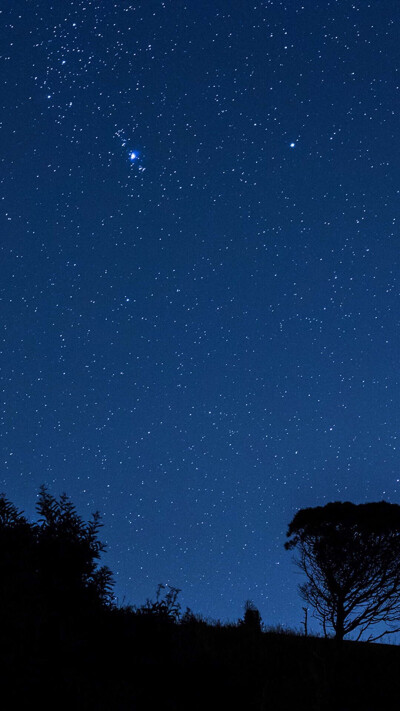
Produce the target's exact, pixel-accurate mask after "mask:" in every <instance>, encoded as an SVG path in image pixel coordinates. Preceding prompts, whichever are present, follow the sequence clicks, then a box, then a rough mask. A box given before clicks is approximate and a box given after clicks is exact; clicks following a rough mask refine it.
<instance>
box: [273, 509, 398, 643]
mask: <svg viewBox="0 0 400 711" xmlns="http://www.w3.org/2000/svg"><path fill="white" fill-rule="evenodd" d="M287 537H288V538H289V540H288V541H287V542H286V544H285V548H286V549H288V550H291V549H296V551H297V554H298V557H297V558H296V559H295V561H296V563H297V565H298V566H299V567H300V569H301V570H302V571H303V572H304V573H305V575H306V577H307V580H306V582H305V583H303V584H301V585H300V586H299V591H300V595H301V597H302V598H303V599H304V600H305V601H306V602H307V603H308V604H310V605H311V606H312V607H313V609H314V615H315V617H316V618H317V619H318V620H319V621H320V622H321V623H322V625H323V627H324V629H327V628H331V629H333V631H334V633H335V636H336V638H337V639H338V640H342V639H343V637H344V636H345V635H347V634H349V633H350V632H353V631H355V630H357V635H358V636H357V639H360V638H361V636H362V635H363V633H364V632H366V630H369V637H368V639H369V640H373V639H378V638H380V637H382V636H384V635H386V634H389V633H392V632H396V631H399V629H400V506H399V505H397V504H390V503H388V502H386V501H380V502H376V503H367V504H358V505H357V504H353V503H351V502H348V501H346V502H334V503H329V504H326V506H318V507H315V508H307V509H301V510H300V511H298V512H297V514H296V515H295V516H294V518H293V520H292V521H291V523H290V524H289V528H288V532H287ZM379 623H384V624H385V625H386V627H385V629H384V631H383V632H379V633H376V634H374V633H373V632H371V628H374V627H375V630H376V625H378V624H379Z"/></svg>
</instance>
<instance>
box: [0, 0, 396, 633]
mask: <svg viewBox="0 0 400 711" xmlns="http://www.w3.org/2000/svg"><path fill="white" fill-rule="evenodd" d="M399 20H400V3H399V2H398V0H375V1H372V2H368V1H367V0H338V1H337V2H336V1H335V0H331V1H328V0H325V1H324V0H319V1H316V0H299V1H297V0H285V1H282V2H281V1H280V0H263V1H261V0H164V1H162V0H139V1H138V2H128V1H125V0H119V1H118V2H113V1H112V0H102V1H101V0H62V1H61V0H53V1H51V0H4V1H3V3H2V11H1V15H0V27H1V37H0V51H1V62H0V66H1V72H0V75H1V83H2V91H1V132H0V138H1V196H0V197H1V203H0V204H1V215H0V219H1V240H0V248H1V252H0V263H1V272H0V273H1V278H0V297H1V324H0V326H1V331H2V336H1V346H0V349H1V350H0V376H1V421H0V446H1V454H0V457H1V477H0V479H1V482H0V489H1V490H3V491H4V493H5V494H6V496H7V497H8V498H9V499H11V501H13V502H14V503H15V504H16V505H17V506H18V507H19V508H21V509H23V510H24V511H25V512H26V514H27V515H28V516H29V517H33V516H34V511H35V502H36V496H37V493H38V489H39V487H40V485H41V484H46V485H47V486H48V487H49V490H50V492H51V493H52V494H54V495H56V496H58V495H59V494H61V493H62V492H63V491H65V492H66V493H67V494H68V495H69V496H70V497H71V499H72V501H73V502H74V503H75V504H76V506H77V509H78V512H79V513H80V514H81V515H82V516H83V517H84V518H85V519H88V518H89V516H90V513H91V512H92V511H94V510H96V509H98V510H99V511H100V513H101V514H102V519H103V523H104V527H103V529H102V531H101V538H102V539H103V540H105V541H106V542H107V546H108V553H107V555H106V556H105V558H104V562H105V563H107V564H108V565H109V566H110V568H111V569H112V570H113V572H114V574H115V578H116V581H117V582H116V587H115V592H116V595H117V597H118V601H119V602H120V603H122V602H125V603H128V602H131V603H134V604H141V603H143V602H144V601H145V599H146V597H153V596H154V594H155V590H156V587H157V584H158V583H167V584H170V585H173V586H176V587H179V588H181V589H182V593H181V595H180V599H181V603H182V605H183V607H186V605H188V606H189V607H191V608H192V609H193V611H194V612H196V613H202V614H204V615H206V616H210V617H212V618H220V619H222V620H226V619H229V620H236V619H237V618H238V617H239V616H241V615H242V613H243V605H244V602H245V600H246V599H251V600H252V601H253V602H254V604H255V605H257V606H258V607H259V609H260V612H261V614H262V617H263V620H264V622H266V623H267V624H277V623H282V624H287V625H291V626H298V625H300V623H301V620H302V616H303V614H302V609H301V608H302V604H304V603H302V601H301V599H300V598H299V597H298V594H297V584H298V582H299V581H300V580H301V577H300V573H299V571H297V569H296V567H295V566H294V565H293V563H292V560H291V554H290V553H288V552H286V551H285V550H284V548H283V545H284V542H285V534H286V530H287V525H288V523H289V522H290V520H291V519H292V517H293V515H294V514H295V512H296V511H297V510H298V509H299V508H303V507H306V506H317V505H324V504H325V503H327V502H329V501H335V500H351V501H354V502H355V503H361V502H366V501H376V500H381V499H386V500H388V501H390V502H395V503H400V472H399V468H398V450H397V448H398V446H399V442H398V429H399V420H400V418H399V402H400V398H399V395H400V393H399V380H398V368H399V360H400V359H399V355H400V349H399V345H400V344H399V324H398V321H399V298H398V276H399V272H398V266H399V257H398V255H399V244H398V242H399V240H398V221H399V217H400V211H399V162H400V161H399V156H400V129H399V82H400V49H399V48H400V43H399Z"/></svg>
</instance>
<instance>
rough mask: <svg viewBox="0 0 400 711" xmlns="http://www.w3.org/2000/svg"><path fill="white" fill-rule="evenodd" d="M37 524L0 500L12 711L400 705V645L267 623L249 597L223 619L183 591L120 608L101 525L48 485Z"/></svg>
mask: <svg viewBox="0 0 400 711" xmlns="http://www.w3.org/2000/svg"><path fill="white" fill-rule="evenodd" d="M38 507H39V512H40V514H41V516H40V518H39V521H38V522H37V523H35V524H32V523H29V522H28V521H27V520H26V518H25V517H24V516H23V514H22V513H20V512H18V511H17V509H16V508H15V507H14V506H13V505H12V504H11V503H10V502H8V501H7V499H6V498H5V497H2V498H0V576H1V577H0V580H1V586H0V595H1V607H0V621H1V647H0V675H1V691H0V701H1V704H2V708H4V709H8V708H26V707H30V706H31V705H34V704H37V705H40V708H41V709H50V708H51V709H54V708H57V709H74V710H75V709H76V710H80V709H81V710H82V711H89V710H91V709H93V710H94V709H104V710H105V709H107V710H109V709H112V710H113V711H114V710H115V711H119V710H121V711H122V710H125V709H126V710H128V709H129V710H130V711H132V710H134V711H135V710H141V709H158V708H163V709H167V711H187V710H188V709H190V710H191V711H203V710H204V709H207V710H214V709H218V710H221V709H229V710H231V709H232V710H236V709H245V710H246V711H253V710H254V711H289V709H292V708H293V709H296V710H298V711H303V710H304V711H306V710H307V711H334V710H335V711H346V710H348V711H350V709H351V711H353V710H354V711H358V710H360V711H361V710H362V711H381V710H382V709H385V710H386V711H390V710H391V709H393V710H394V709H397V708H398V698H399V694H400V678H399V675H398V668H399V665H400V650H399V648H398V647H397V646H392V645H384V644H368V643H363V642H349V641H347V642H346V641H345V642H343V643H342V644H341V645H338V644H336V643H335V640H334V639H330V638H318V637H312V636H304V635H302V634H300V633H295V632H291V631H287V630H284V629H282V628H278V629H275V630H271V629H267V628H265V627H264V626H263V624H262V620H261V617H260V614H259V612H258V610H257V609H256V608H255V606H254V605H252V603H251V602H250V601H247V602H246V604H245V608H244V615H243V618H242V619H240V620H238V621H237V622H235V623H231V624H221V623H219V622H213V621H210V620H205V619H203V618H202V617H201V616H199V615H195V614H193V612H191V611H190V610H186V612H184V613H183V614H182V611H181V608H180V604H179V590H177V589H175V588H164V587H163V586H159V589H158V591H157V594H156V598H155V599H154V600H148V601H147V602H146V603H145V605H142V606H141V607H134V606H125V607H121V606H117V605H116V604H115V602H114V601H113V599H112V594H111V588H112V578H111V573H110V571H109V570H108V569H107V568H105V567H104V566H100V564H99V559H100V553H101V552H102V551H104V545H103V544H102V543H100V542H99V541H98V532H99V527H100V522H99V518H98V516H94V517H93V518H92V520H91V521H90V522H89V523H85V522H84V521H82V520H81V519H80V517H79V516H78V515H77V513H76V511H75V509H74V507H73V506H72V504H71V503H70V502H69V500H68V499H67V498H66V497H65V496H64V497H61V498H60V500H59V501H57V500H56V499H54V498H53V497H52V496H50V495H49V494H48V492H46V490H42V492H41V496H40V498H39V504H38Z"/></svg>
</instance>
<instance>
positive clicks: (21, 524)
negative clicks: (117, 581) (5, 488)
mask: <svg viewBox="0 0 400 711" xmlns="http://www.w3.org/2000/svg"><path fill="white" fill-rule="evenodd" d="M37 510H38V514H39V520H38V521H37V522H36V523H31V522H28V520H27V519H26V518H25V516H24V515H23V514H22V513H21V512H19V511H18V510H17V508H16V507H15V506H14V504H12V503H11V502H10V501H8V500H7V499H6V497H5V496H4V494H2V495H0V629H1V631H2V636H3V639H5V638H7V639H8V640H9V644H12V645H14V648H15V649H17V648H19V649H20V648H21V649H22V647H21V644H23V645H25V641H26V640H28V639H29V640H31V641H32V643H33V642H35V640H36V641H37V640H39V639H44V636H48V634H52V632H56V628H57V634H59V633H60V632H61V631H62V630H64V631H65V630H67V629H68V625H69V624H70V621H71V620H72V619H75V620H76V622H77V624H79V622H78V618H80V619H81V620H82V619H83V618H84V617H85V616H87V614H88V612H89V611H90V612H92V611H93V612H96V610H97V611H99V610H101V609H103V608H105V607H108V606H110V605H111V603H112V585H113V580H112V574H111V571H110V570H109V569H108V568H107V567H106V566H101V567H100V566H99V565H98V559H99V558H100V555H101V553H102V552H103V551H104V548H105V546H104V544H103V543H101V542H100V541H99V540H98V531H99V528H100V525H101V524H100V519H99V515H98V514H94V515H93V516H92V519H91V520H90V521H89V522H88V523H85V522H84V521H83V520H82V519H81V518H80V516H79V515H78V514H77V512H76V510H75V507H74V506H73V504H72V503H71V502H70V501H69V499H68V498H67V496H66V495H65V494H63V495H62V496H61V497H60V499H59V500H57V499H56V498H55V497H53V496H51V495H50V494H49V493H48V491H47V490H46V488H45V487H42V489H41V491H40V494H39V499H38V504H37ZM18 645H20V646H19V647H18ZM25 646H26V645H25Z"/></svg>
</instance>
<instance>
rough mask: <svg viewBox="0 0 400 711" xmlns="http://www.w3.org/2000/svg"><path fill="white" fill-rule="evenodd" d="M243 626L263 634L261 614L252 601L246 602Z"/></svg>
mask: <svg viewBox="0 0 400 711" xmlns="http://www.w3.org/2000/svg"><path fill="white" fill-rule="evenodd" d="M241 624H242V625H243V626H244V627H246V629H248V630H253V631H255V632H261V624H262V619H261V614H260V611H259V610H258V609H257V608H256V606H255V605H254V603H253V602H252V601H251V600H246V602H245V605H244V616H243V620H241Z"/></svg>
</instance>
